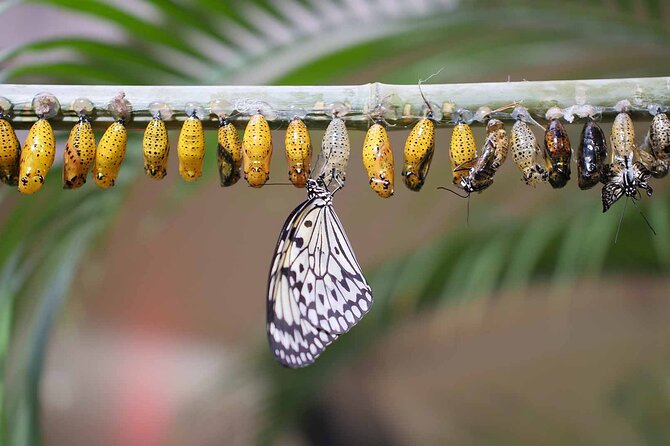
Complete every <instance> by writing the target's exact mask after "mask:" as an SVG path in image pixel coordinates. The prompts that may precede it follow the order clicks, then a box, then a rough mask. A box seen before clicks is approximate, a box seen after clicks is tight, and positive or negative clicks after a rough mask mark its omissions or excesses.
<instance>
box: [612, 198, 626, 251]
mask: <svg viewBox="0 0 670 446" xmlns="http://www.w3.org/2000/svg"><path fill="white" fill-rule="evenodd" d="M627 205H628V197H626V201H624V202H623V209H621V217H619V225H618V226H617V228H616V235H615V236H614V244H615V245H616V242H617V240H619V231H620V230H621V222H623V216H624V214H625V213H626V206H627Z"/></svg>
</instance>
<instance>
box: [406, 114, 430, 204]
mask: <svg viewBox="0 0 670 446" xmlns="http://www.w3.org/2000/svg"><path fill="white" fill-rule="evenodd" d="M434 152H435V124H434V123H433V120H432V119H430V118H428V117H426V118H422V119H420V120H419V122H417V123H416V125H415V126H414V128H413V129H412V131H411V132H409V136H408V137H407V140H406V141H405V151H404V157H405V167H403V170H402V179H403V181H404V182H405V185H406V186H407V187H408V188H409V189H410V190H413V191H416V192H418V191H419V190H421V188H422V187H423V184H424V182H425V181H426V176H427V175H428V169H429V168H430V162H431V161H432V159H433V153H434Z"/></svg>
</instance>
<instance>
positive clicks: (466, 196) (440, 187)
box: [438, 186, 470, 198]
mask: <svg viewBox="0 0 670 446" xmlns="http://www.w3.org/2000/svg"><path fill="white" fill-rule="evenodd" d="M438 189H442V190H447V191H449V192H451V193H452V194H454V195H456V196H457V197H460V198H468V197H469V196H470V194H466V195H461V194H459V193H458V192H456V191H454V190H451V189H449V188H448V187H442V186H439V187H438Z"/></svg>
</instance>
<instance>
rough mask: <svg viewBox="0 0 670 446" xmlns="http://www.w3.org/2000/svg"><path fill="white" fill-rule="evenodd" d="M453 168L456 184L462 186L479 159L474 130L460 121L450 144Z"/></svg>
mask: <svg viewBox="0 0 670 446" xmlns="http://www.w3.org/2000/svg"><path fill="white" fill-rule="evenodd" d="M449 156H450V157H451V168H452V169H453V174H454V184H456V185H459V184H461V178H462V177H464V176H466V175H468V173H469V171H470V168H472V167H473V166H474V163H475V162H476V158H477V143H476V142H475V136H474V135H473V134H472V129H471V128H470V126H469V125H468V124H466V123H465V122H463V121H462V120H459V121H458V123H457V124H456V126H454V130H453V133H452V134H451V143H450V144H449Z"/></svg>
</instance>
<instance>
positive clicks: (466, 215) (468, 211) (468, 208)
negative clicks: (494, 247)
mask: <svg viewBox="0 0 670 446" xmlns="http://www.w3.org/2000/svg"><path fill="white" fill-rule="evenodd" d="M466 209H467V211H466V213H465V224H466V226H470V194H468V205H467V207H466Z"/></svg>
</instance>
